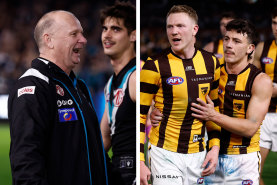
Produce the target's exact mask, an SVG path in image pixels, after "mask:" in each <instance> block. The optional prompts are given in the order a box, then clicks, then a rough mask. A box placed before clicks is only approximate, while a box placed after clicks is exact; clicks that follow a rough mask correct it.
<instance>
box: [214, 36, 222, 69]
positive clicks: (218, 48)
mask: <svg viewBox="0 0 277 185" xmlns="http://www.w3.org/2000/svg"><path fill="white" fill-rule="evenodd" d="M213 53H214V55H215V56H216V58H217V59H218V61H219V64H220V66H221V67H222V66H223V65H224V51H223V40H222V39H219V40H216V41H214V50H213Z"/></svg>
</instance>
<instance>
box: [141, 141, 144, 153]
mask: <svg viewBox="0 0 277 185" xmlns="http://www.w3.org/2000/svg"><path fill="white" fill-rule="evenodd" d="M140 152H141V153H144V144H142V143H140Z"/></svg>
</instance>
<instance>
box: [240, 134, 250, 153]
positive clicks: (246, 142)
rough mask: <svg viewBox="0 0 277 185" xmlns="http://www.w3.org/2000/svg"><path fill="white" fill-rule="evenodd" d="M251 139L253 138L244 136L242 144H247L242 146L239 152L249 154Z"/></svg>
mask: <svg viewBox="0 0 277 185" xmlns="http://www.w3.org/2000/svg"><path fill="white" fill-rule="evenodd" d="M250 141H251V138H246V137H243V138H242V144H241V145H242V146H245V147H241V148H239V153H240V154H247V147H248V146H249V145H250Z"/></svg>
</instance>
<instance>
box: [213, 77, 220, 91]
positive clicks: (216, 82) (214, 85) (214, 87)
mask: <svg viewBox="0 0 277 185" xmlns="http://www.w3.org/2000/svg"><path fill="white" fill-rule="evenodd" d="M218 86H219V79H218V80H216V81H214V82H213V83H212V87H211V90H214V89H216V88H218Z"/></svg>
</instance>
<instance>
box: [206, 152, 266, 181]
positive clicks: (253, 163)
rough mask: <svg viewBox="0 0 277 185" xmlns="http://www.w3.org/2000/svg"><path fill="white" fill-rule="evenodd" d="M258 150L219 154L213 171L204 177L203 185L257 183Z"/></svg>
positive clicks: (259, 156) (259, 158)
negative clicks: (244, 152) (247, 152)
mask: <svg viewBox="0 0 277 185" xmlns="http://www.w3.org/2000/svg"><path fill="white" fill-rule="evenodd" d="M260 163H261V155H260V152H252V153H249V154H238V155H224V154H223V155H219V156H218V164H217V166H216V170H215V173H214V174H212V175H210V176H207V177H205V185H259V177H260V176H259V172H260Z"/></svg>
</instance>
